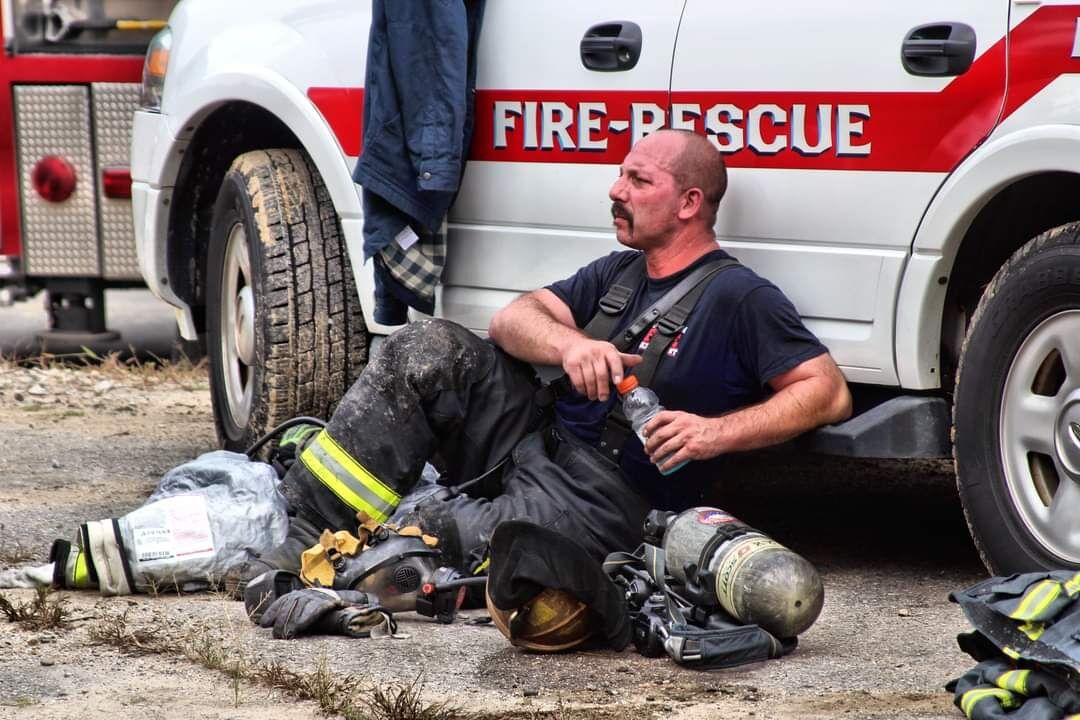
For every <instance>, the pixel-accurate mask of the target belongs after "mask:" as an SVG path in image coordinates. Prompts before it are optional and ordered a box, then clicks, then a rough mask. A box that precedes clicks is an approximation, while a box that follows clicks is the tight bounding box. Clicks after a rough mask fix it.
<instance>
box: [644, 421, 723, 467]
mask: <svg viewBox="0 0 1080 720" xmlns="http://www.w3.org/2000/svg"><path fill="white" fill-rule="evenodd" d="M725 449H726V448H725V447H724V444H723V438H722V436H721V433H720V420H719V418H706V417H701V416H700V415H694V414H693V413H688V412H683V411H681V410H661V411H660V412H659V413H657V414H656V417H654V418H653V419H652V420H650V421H649V423H648V424H647V425H646V426H645V452H646V453H647V454H648V456H649V460H651V461H652V462H653V463H657V464H658V467H659V468H660V470H661V471H662V472H663V471H668V470H671V469H673V468H674V467H675V466H676V465H678V464H679V463H681V462H685V461H687V460H708V459H709V458H714V457H716V456H717V455H720V454H721V453H723V452H724V451H725ZM661 460H663V461H664V462H663V464H659V463H660V461H661Z"/></svg>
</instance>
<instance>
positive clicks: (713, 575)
mask: <svg viewBox="0 0 1080 720" xmlns="http://www.w3.org/2000/svg"><path fill="white" fill-rule="evenodd" d="M654 518H655V524H656V528H655V529H656V530H657V531H659V532H662V543H663V548H664V554H665V565H666V566H667V571H668V573H669V574H670V575H671V576H672V577H674V578H675V579H676V580H677V581H678V582H679V583H682V584H684V585H686V586H687V588H689V589H691V590H692V591H694V592H696V593H697V594H698V595H699V596H700V600H702V601H704V602H705V603H706V604H712V605H719V606H720V607H721V608H723V609H724V610H725V611H726V612H727V613H728V614H730V615H732V616H733V617H734V618H736V619H737V620H739V621H740V622H744V623H753V624H756V625H759V626H760V627H762V628H764V629H765V630H767V631H769V632H770V633H772V634H773V635H775V636H777V637H779V638H791V637H795V636H796V635H798V634H800V633H802V632H804V631H805V630H806V629H807V628H809V627H810V626H811V625H813V624H814V621H815V620H817V617H818V615H819V614H820V613H821V607H822V605H823V604H824V602H825V588H824V586H823V585H822V583H821V576H820V575H819V574H818V571H817V569H816V568H815V567H814V566H813V565H812V564H810V562H809V561H808V560H806V558H804V557H802V556H801V555H797V554H795V553H793V552H792V551H791V550H788V549H787V548H786V547H784V546H783V545H781V544H780V543H778V542H776V541H775V540H773V539H772V538H770V537H769V536H767V535H765V534H764V533H762V532H760V531H758V530H755V529H753V528H751V527H749V526H748V525H746V524H745V523H743V522H742V521H740V520H739V519H737V518H735V517H734V516H732V515H730V514H728V513H726V512H724V511H723V510H720V509H719V508H712V507H699V508H692V509H690V510H687V511H685V512H682V513H680V514H678V515H674V514H672V513H663V514H657V515H656V516H653V517H650V520H654ZM658 534H659V533H658Z"/></svg>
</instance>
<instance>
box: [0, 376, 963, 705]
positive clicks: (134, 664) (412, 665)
mask: <svg viewBox="0 0 1080 720" xmlns="http://www.w3.org/2000/svg"><path fill="white" fill-rule="evenodd" d="M0 442H2V445H0V569H3V568H5V567H11V566H13V565H17V564H21V563H25V562H37V563H40V562H44V561H46V560H47V553H48V548H49V545H50V543H51V541H52V540H53V539H55V538H70V537H72V536H73V534H74V530H75V528H76V526H77V524H78V523H80V522H83V521H86V520H97V519H103V518H107V517H115V516H119V515H122V514H124V513H126V512H128V511H130V510H131V509H133V508H135V507H136V506H138V505H139V504H140V503H142V502H143V500H145V498H146V497H147V496H148V495H149V493H150V492H151V490H152V489H153V488H154V486H155V484H156V482H157V480H158V478H159V477H160V476H161V474H162V473H163V472H165V471H166V470H168V469H169V468H171V467H173V466H175V465H178V464H180V463H181V462H184V461H186V460H189V459H191V458H193V457H195V456H196V455H198V454H199V453H201V452H204V451H207V450H211V449H213V448H214V446H215V439H214V435H213V428H212V423H211V420H210V407H209V399H208V391H207V382H206V377H205V372H201V371H198V370H187V371H185V370H180V369H171V370H167V371H164V372H160V371H159V372H150V371H148V370H145V369H144V370H136V371H117V370H111V369H109V368H104V369H102V368H99V369H27V368H19V367H14V366H11V365H0ZM949 469H950V468H949V466H948V465H947V464H945V463H929V462H922V463H900V462H896V463H882V462H876V463H874V462H867V461H841V460H835V459H823V458H814V457H805V456H803V457H790V456H782V457H772V458H750V459H746V460H744V461H740V462H738V463H735V464H734V466H733V467H732V468H731V470H730V476H729V477H725V478H722V479H721V482H720V483H719V486H720V490H719V492H718V495H717V497H716V498H715V499H714V500H715V503H716V504H719V505H720V506H721V507H724V508H725V509H727V510H729V511H730V512H733V513H734V514H736V515H738V516H740V517H742V518H743V519H744V520H746V521H747V522H749V523H752V524H755V525H757V526H758V527H760V528H762V529H764V530H767V531H768V532H770V533H771V534H772V535H773V536H774V537H776V538H777V539H779V540H780V541H781V542H784V543H786V544H787V545H788V546H790V547H792V548H793V549H796V550H797V551H799V552H801V553H802V554H804V555H805V556H806V557H808V558H809V559H811V560H812V561H813V562H814V563H815V564H817V566H818V567H819V568H820V570H821V571H822V574H823V577H824V580H825V587H826V603H825V609H824V611H823V613H822V615H821V618H820V619H819V620H818V622H817V624H816V625H814V626H813V627H812V628H811V629H810V630H809V631H808V632H807V633H805V634H804V635H803V637H802V638H801V639H800V644H799V647H798V649H797V650H796V651H795V652H794V653H793V654H792V655H790V656H788V657H786V658H784V659H781V660H775V661H771V662H766V663H760V664H757V665H751V666H746V667H740V668H734V669H731V670H725V671H719V672H712V673H702V672H696V671H693V670H686V669H682V668H679V667H677V666H675V665H674V664H673V663H672V662H670V661H668V660H666V659H660V660H650V659H645V658H642V657H641V656H639V655H637V654H636V653H635V652H633V650H632V649H631V650H627V651H626V652H623V653H613V652H607V651H590V652H583V653H574V654H567V655H559V656H554V657H550V656H536V655H528V654H524V653H522V652H520V651H518V650H517V649H515V648H513V647H511V646H510V645H509V644H507V643H506V642H505V641H504V639H503V638H502V636H501V635H499V634H498V632H497V631H496V630H495V629H494V628H492V627H491V626H490V625H482V624H469V623H468V622H464V621H459V622H457V623H455V624H454V625H451V626H439V625H436V624H434V623H432V622H430V621H427V620H424V619H422V618H416V617H414V616H409V615H403V616H401V630H402V632H404V633H406V634H407V635H408V637H407V638H405V639H394V640H391V639H383V640H344V639H338V638H308V639H301V640H295V641H279V640H273V639H271V637H270V634H269V631H268V630H262V629H258V628H255V627H254V626H252V625H251V624H250V623H248V622H247V620H246V618H245V617H244V612H243V607H242V605H241V604H240V603H236V602H232V601H229V600H227V599H225V598H223V597H221V596H216V595H213V594H202V595H190V596H185V597H177V596H175V595H172V596H168V597H166V596H159V597H149V596H136V597H130V598H109V599H102V598H100V597H99V596H97V595H96V594H94V593H90V592H78V593H67V594H66V595H65V599H64V607H65V608H66V610H67V612H68V617H69V620H68V622H66V623H65V624H63V625H62V626H60V627H58V628H54V629H48V630H38V631H33V630H27V629H25V628H24V626H22V625H20V624H16V623H5V622H2V620H3V618H2V617H0V718H20V719H21V718H70V717H80V718H114V717H117V716H120V715H122V716H124V717H153V718H184V719H185V720H187V719H192V718H238V719H246V718H260V719H261V720H272V719H275V718H289V719H290V720H294V719H296V718H302V717H318V716H319V715H320V713H321V712H322V711H321V710H320V705H319V702H322V707H324V708H331V709H332V708H334V707H335V705H334V703H335V702H339V701H340V700H341V698H343V697H345V696H346V695H348V696H349V697H350V698H352V700H350V702H351V703H352V704H351V705H340V704H339V705H338V706H336V707H338V709H339V710H342V711H343V712H344V713H345V715H346V716H347V717H420V715H417V714H416V713H413V714H412V715H409V714H408V712H406V711H405V710H403V709H401V708H399V709H398V714H397V715H393V714H387V713H385V712H384V713H382V714H380V712H381V711H380V708H382V707H383V706H382V705H379V704H378V698H379V697H380V696H381V697H383V699H384V700H385V699H386V698H387V697H391V698H393V697H397V698H403V697H411V698H413V699H414V700H416V702H417V704H418V706H422V707H421V709H423V708H427V709H429V710H430V709H431V708H432V706H433V705H434V704H437V703H440V702H443V703H448V707H449V708H450V709H453V708H457V709H460V710H461V711H462V712H466V711H468V712H473V713H478V714H479V716H482V717H521V718H542V717H554V718H577V717H585V718H589V717H603V718H617V717H618V718H623V717H635V718H713V717H725V718H755V719H758V718H780V719H784V718H800V719H801V718H878V717H880V718H957V717H962V716H961V715H960V713H959V711H958V710H956V709H955V708H954V707H953V706H952V704H951V696H950V695H949V694H948V693H946V692H944V691H943V690H942V686H943V685H944V683H945V682H946V681H947V680H949V679H950V678H953V677H955V676H957V675H959V674H960V673H962V672H963V671H964V670H965V669H967V668H968V667H970V665H971V664H972V661H971V660H970V659H968V658H967V657H966V656H964V655H963V654H962V653H960V651H959V650H957V648H956V642H955V636H956V634H957V633H958V632H961V631H963V630H965V629H966V626H965V623H964V621H963V619H962V617H961V614H960V612H959V610H958V608H957V607H956V606H955V605H953V604H951V603H949V602H948V601H947V599H946V597H947V594H948V592H949V591H950V590H952V589H957V588H960V587H964V586H967V585H969V584H971V583H973V582H975V581H976V580H978V579H979V578H981V577H982V576H983V569H982V567H981V565H980V564H979V562H978V560H977V557H976V556H975V553H974V551H973V550H972V548H971V544H970V540H969V539H968V537H967V535H966V532H965V527H964V522H963V519H962V516H961V513H960V509H959V505H958V503H957V501H956V498H955V490H954V487H953V484H952V480H951V477H950V475H949ZM3 594H4V595H5V596H6V597H7V598H8V599H9V600H10V601H12V602H15V603H22V602H29V601H31V600H32V598H33V597H34V592H33V591H30V590H15V591H11V590H9V591H3ZM56 600H57V598H56V597H55V596H54V597H53V598H51V599H50V600H48V601H47V602H56ZM483 615H484V613H482V612H479V611H470V612H468V613H466V619H469V618H478V617H482V616H483ZM103 637H104V638H106V640H107V639H108V638H109V637H111V638H113V639H114V640H115V641H116V643H117V644H118V645H120V646H122V647H117V646H116V645H114V644H109V643H108V642H103V641H102V639H101V638H103ZM95 638H97V639H95ZM118 638H119V639H118ZM273 663H276V664H273ZM271 664H273V665H272V667H274V668H276V670H275V672H276V673H277V675H273V676H270V675H268V673H267V672H266V671H265V668H266V667H269V666H271ZM213 668H217V669H213ZM258 668H264V670H263V671H259V670H258ZM290 673H291V674H290ZM335 683H337V684H336V685H335ZM402 683H404V684H405V687H404V689H403V687H402V685H401V684H402ZM410 684H411V687H412V689H411V690H409V687H408V686H409V685H410ZM275 685H276V688H275V687H273V686H275ZM380 693H381V695H380ZM395 693H397V694H395ZM410 693H411V694H410ZM297 696H301V697H304V696H306V697H311V698H314V699H312V700H298V699H297ZM317 701H318V702H317ZM413 709H414V710H415V709H416V707H414V708H413ZM365 713H366V714H365ZM429 716H431V717H435V715H429ZM444 716H447V717H449V716H453V713H450V714H449V715H444Z"/></svg>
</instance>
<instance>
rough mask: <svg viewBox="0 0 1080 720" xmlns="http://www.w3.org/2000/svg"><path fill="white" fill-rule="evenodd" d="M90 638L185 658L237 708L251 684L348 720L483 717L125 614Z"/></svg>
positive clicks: (105, 621)
mask: <svg viewBox="0 0 1080 720" xmlns="http://www.w3.org/2000/svg"><path fill="white" fill-rule="evenodd" d="M90 636H91V638H93V639H94V640H95V641H97V642H100V643H102V644H106V645H111V646H113V647H116V648H118V649H120V650H121V651H123V652H128V653H133V654H140V653H155V654H160V655H182V656H184V657H185V658H187V659H188V660H190V661H191V662H193V663H196V664H198V665H202V666H203V667H205V668H208V669H210V670H216V671H218V672H221V673H224V674H225V675H226V676H227V677H228V678H229V680H230V681H231V684H232V688H233V693H234V699H235V702H236V703H237V704H239V701H240V686H241V684H242V683H252V684H255V685H259V686H262V687H265V688H269V689H271V690H277V691H280V692H283V693H286V694H288V695H290V696H292V697H293V698H296V699H298V700H310V701H313V702H315V703H317V704H318V705H319V709H320V710H321V711H322V712H323V713H324V714H326V715H337V716H341V717H343V718H345V720H480V716H477V715H476V714H474V713H469V712H466V711H464V710H461V709H459V708H457V707H454V706H452V705H450V704H449V703H445V702H436V703H428V702H427V701H425V700H424V698H423V684H422V682H421V679H420V678H416V679H415V680H413V681H412V682H411V683H406V684H392V685H389V686H379V685H372V684H370V683H367V682H365V681H364V680H363V679H362V678H360V677H358V676H356V675H354V674H352V673H342V672H338V671H335V670H333V669H332V668H331V667H330V663H329V661H328V660H327V659H326V658H325V657H323V658H321V659H320V660H319V663H318V665H317V666H316V668H315V670H314V671H313V672H308V673H301V672H295V671H293V670H290V669H288V668H286V667H285V666H284V665H282V664H281V663H279V662H267V661H262V660H258V659H256V658H253V657H251V656H250V655H248V654H245V653H244V652H243V651H241V650H239V649H238V648H236V647H230V646H229V645H228V644H227V643H225V642H224V641H223V640H222V639H221V638H219V637H217V636H215V635H214V634H211V633H208V632H207V630H206V628H199V629H189V630H187V631H186V632H184V633H182V634H180V635H178V636H172V635H166V634H156V633H150V632H147V631H145V630H140V629H137V628H133V627H132V626H131V624H130V622H129V618H128V611H127V610H125V611H124V612H122V613H121V612H115V611H109V610H107V609H106V610H105V611H104V612H103V614H102V616H101V618H100V620H99V622H98V623H97V624H96V625H95V626H94V627H92V628H91V629H90Z"/></svg>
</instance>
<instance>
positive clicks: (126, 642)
mask: <svg viewBox="0 0 1080 720" xmlns="http://www.w3.org/2000/svg"><path fill="white" fill-rule="evenodd" d="M128 612H129V611H128V610H125V611H124V612H122V613H105V614H104V615H102V616H101V617H100V619H99V620H100V621H99V622H98V623H97V624H95V625H93V626H92V627H90V637H91V638H92V639H93V640H95V641H96V642H99V643H102V644H104V645H112V646H113V647H116V648H119V649H120V650H123V651H124V652H127V653H129V654H132V655H140V654H154V653H158V652H161V651H160V649H159V648H158V647H157V643H158V639H157V637H156V636H155V635H154V634H153V633H151V632H148V631H146V630H141V629H133V628H131V627H130V626H129V625H128Z"/></svg>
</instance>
